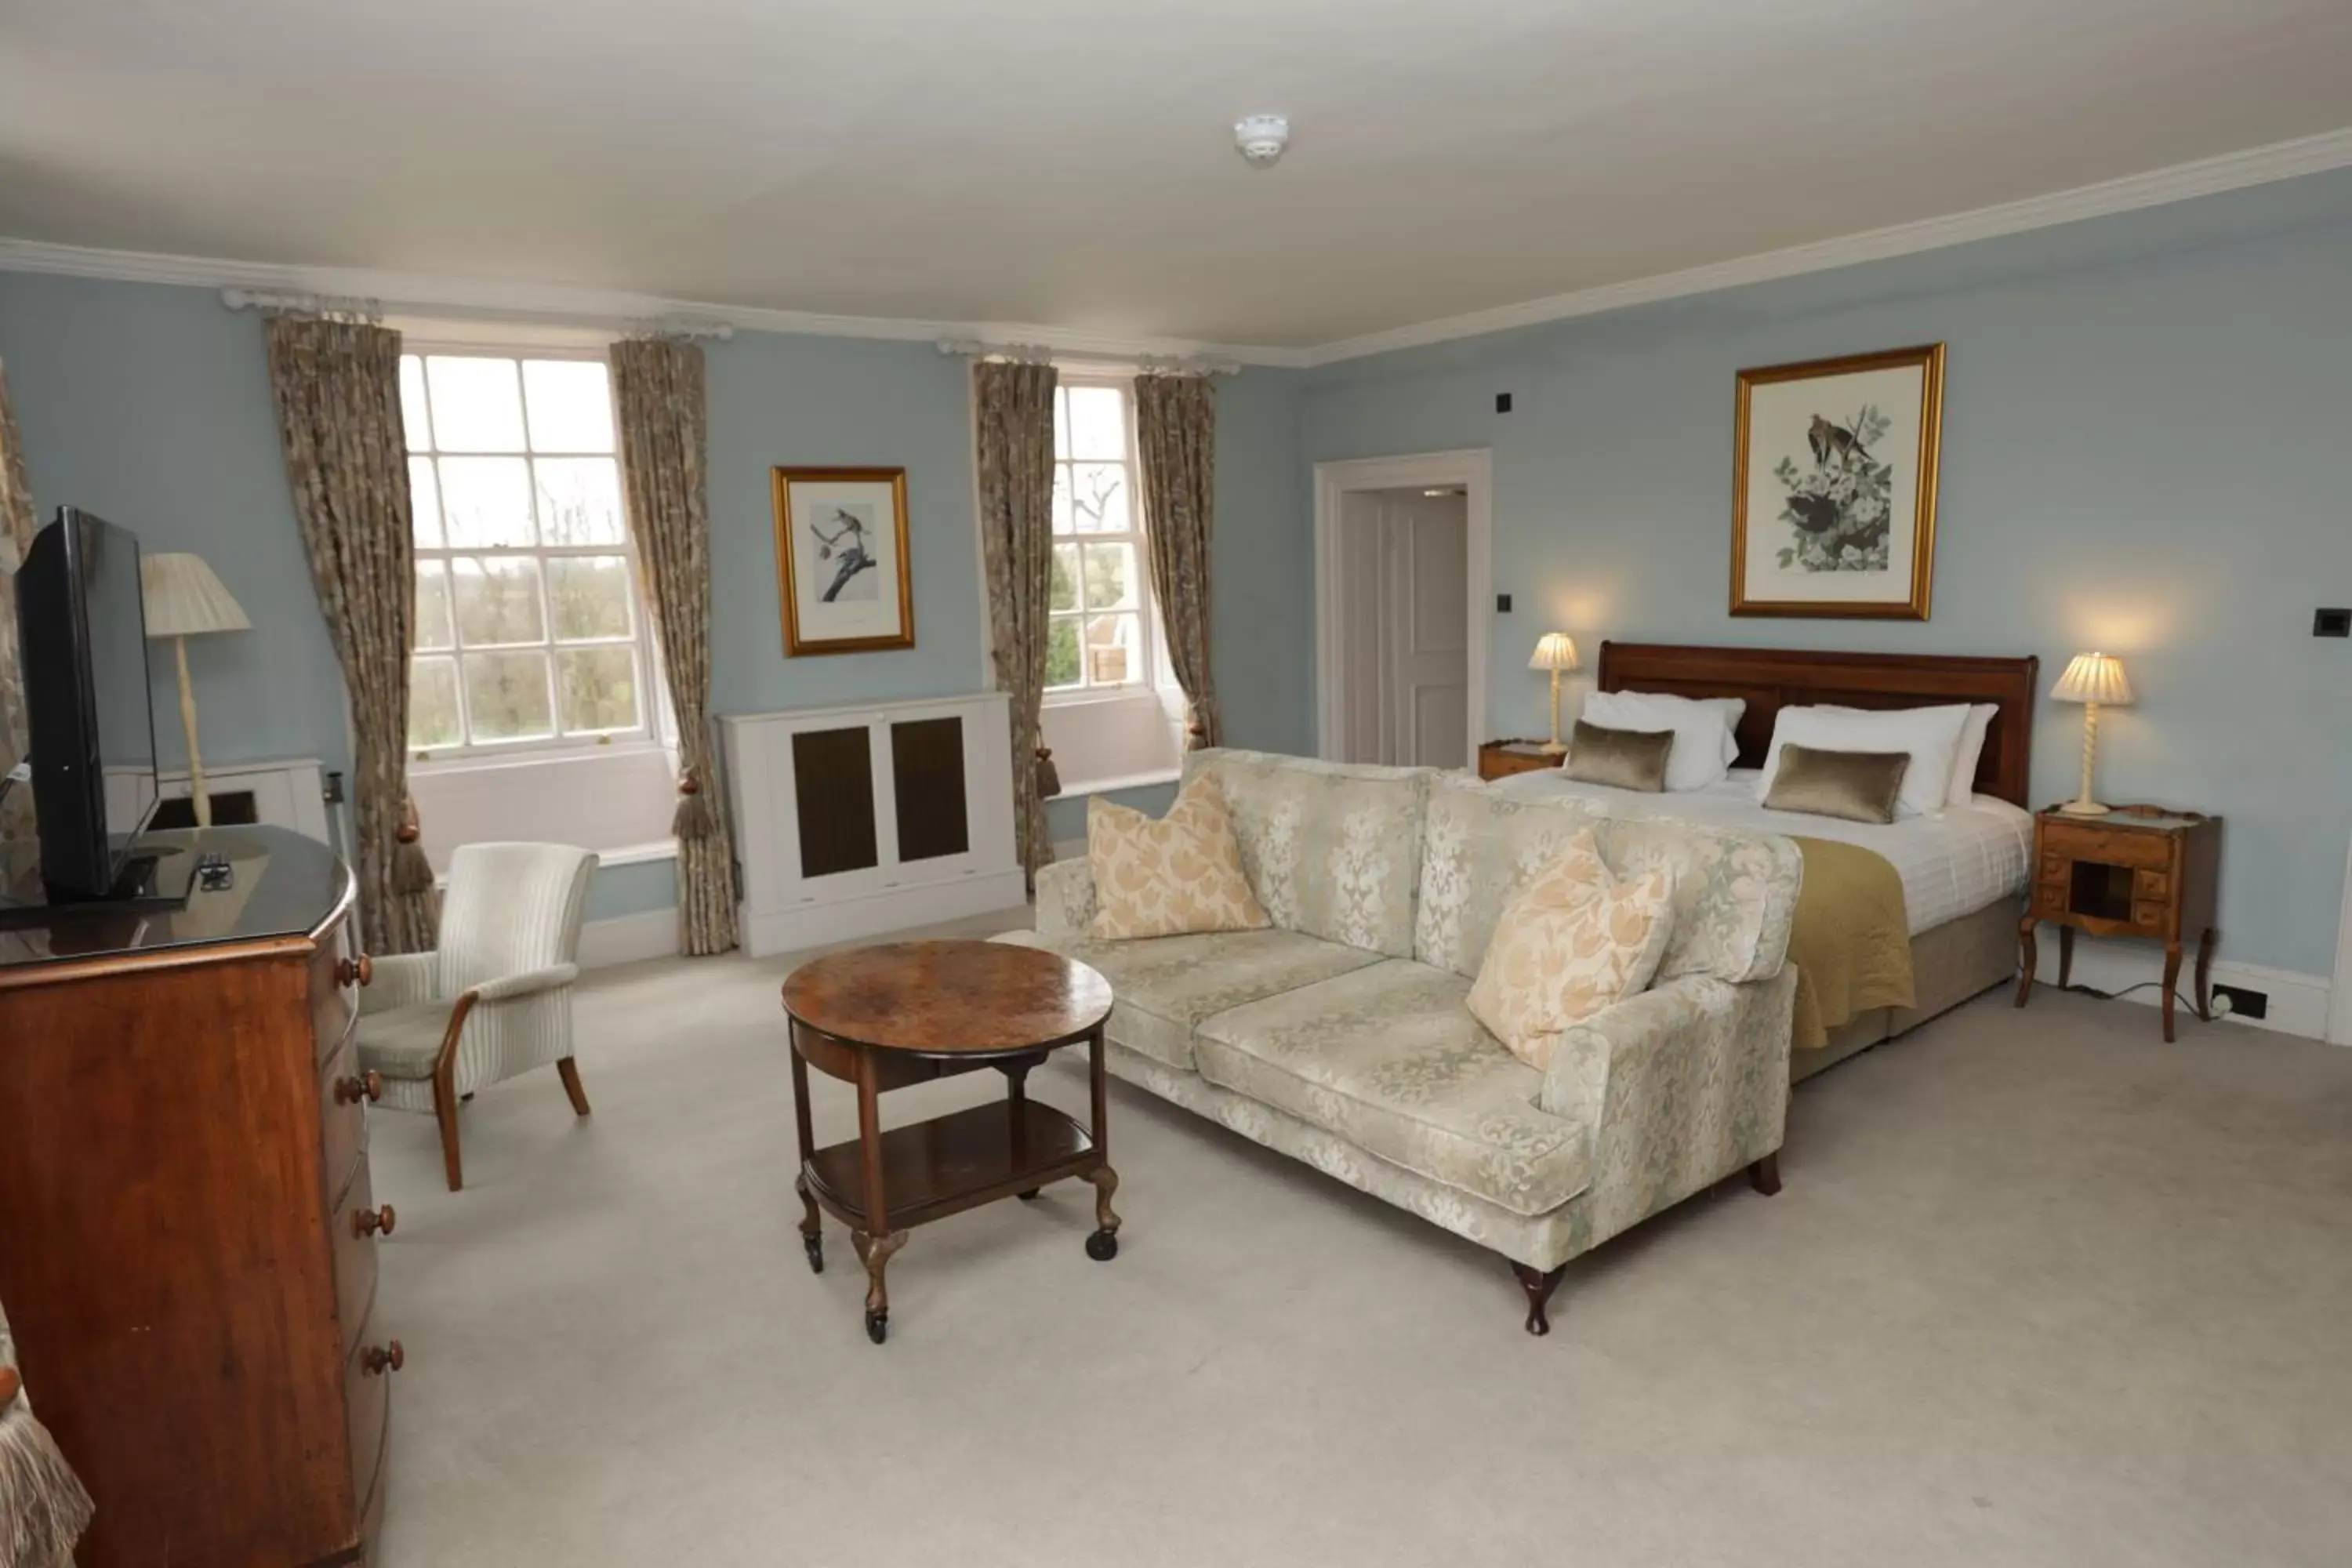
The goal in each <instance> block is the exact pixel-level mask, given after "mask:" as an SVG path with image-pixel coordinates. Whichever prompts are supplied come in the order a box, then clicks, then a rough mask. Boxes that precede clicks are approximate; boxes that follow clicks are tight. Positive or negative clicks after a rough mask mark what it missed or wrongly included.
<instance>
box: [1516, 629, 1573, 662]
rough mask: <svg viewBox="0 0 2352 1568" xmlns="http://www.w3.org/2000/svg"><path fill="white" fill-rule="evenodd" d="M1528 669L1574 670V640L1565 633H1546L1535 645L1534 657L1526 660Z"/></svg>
mask: <svg viewBox="0 0 2352 1568" xmlns="http://www.w3.org/2000/svg"><path fill="white" fill-rule="evenodd" d="M1528 668H1529V669H1574V668H1576V639H1575V638H1574V637H1570V636H1569V635H1568V634H1567V633H1566V632H1546V633H1544V635H1543V637H1542V640H1541V641H1539V642H1538V643H1537V644H1536V656H1535V657H1534V658H1531V659H1529V660H1528Z"/></svg>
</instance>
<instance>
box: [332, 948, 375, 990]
mask: <svg viewBox="0 0 2352 1568" xmlns="http://www.w3.org/2000/svg"><path fill="white" fill-rule="evenodd" d="M374 978H375V960H374V959H373V958H370V957H368V956H367V955H366V954H365V953H362V954H361V955H360V956H359V957H357V958H339V959H337V960H336V961H335V984H338V985H365V984H368V983H369V982H371V981H373V979H374Z"/></svg>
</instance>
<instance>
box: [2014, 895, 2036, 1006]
mask: <svg viewBox="0 0 2352 1568" xmlns="http://www.w3.org/2000/svg"><path fill="white" fill-rule="evenodd" d="M2033 927H2034V920H2033V917H2032V915H2028V916H2026V917H2025V918H2024V919H2023V920H2021V921H2018V922H2017V1005H2019V1006H2021V1007H2022V1006H2024V1005H2025V1003H2026V999H2027V998H2028V997H2030V996H2032V994H2033V959H2034V947H2033Z"/></svg>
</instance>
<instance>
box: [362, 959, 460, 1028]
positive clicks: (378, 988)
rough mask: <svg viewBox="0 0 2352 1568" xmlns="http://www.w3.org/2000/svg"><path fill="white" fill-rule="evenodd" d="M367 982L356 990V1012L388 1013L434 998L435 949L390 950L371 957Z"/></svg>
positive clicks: (437, 962) (436, 983)
mask: <svg viewBox="0 0 2352 1568" xmlns="http://www.w3.org/2000/svg"><path fill="white" fill-rule="evenodd" d="M368 967H369V969H370V971H371V972H372V973H370V974H369V977H368V983H367V984H365V985H364V986H362V987H361V989H360V1012H361V1013H362V1015H365V1014H369V1013H389V1012H391V1011H392V1010H393V1009H394V1007H413V1006H415V1005H416V1004H417V1003H419V1002H431V1001H434V1000H436V992H437V990H438V988H439V984H440V978H441V955H440V954H439V953H437V952H394V953H387V954H385V955H384V956H383V957H382V958H371V959H369V961H368Z"/></svg>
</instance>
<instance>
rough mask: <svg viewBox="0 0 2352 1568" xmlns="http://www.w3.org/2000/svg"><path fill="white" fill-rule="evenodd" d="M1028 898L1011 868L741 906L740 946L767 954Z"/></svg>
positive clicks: (1010, 905) (1007, 906) (1006, 906)
mask: <svg viewBox="0 0 2352 1568" xmlns="http://www.w3.org/2000/svg"><path fill="white" fill-rule="evenodd" d="M1028 901H1029V884H1028V879H1026V878H1024V877H1023V876H1022V874H1021V873H1020V872H1019V871H1017V870H1014V871H997V872H990V873H985V874H982V875H979V876H972V877H963V878H959V879H956V880H955V881H952V882H924V883H919V884H918V885H916V886H913V887H908V888H890V889H884V890H883V891H881V892H878V893H868V894H866V896H864V897H862V898H854V899H828V900H824V901H823V902H811V903H808V904H804V905H803V906H801V907H800V908H798V909H792V910H769V911H768V912H767V913H765V914H754V913H752V911H751V909H750V908H749V907H748V906H746V907H745V908H744V909H743V910H742V921H743V948H744V951H745V952H749V953H751V956H752V957H754V958H766V957H768V956H770V955H771V954H773V953H779V952H797V951H798V950H800V949H802V948H809V947H823V946H824V945H826V944H827V943H830V942H854V941H856V940H857V939H858V938H860V937H867V936H880V935H883V934H884V933H886V932H888V931H905V930H907V929H908V927H910V926H923V925H933V924H936V923H938V922H939V921H952V920H961V919H962V918H963V917H964V916H966V915H984V914H986V913H988V912H989V911H990V910H1017V909H1019V908H1020V907H1021V906H1022V905H1024V904H1025V903H1027V902H1028Z"/></svg>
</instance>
